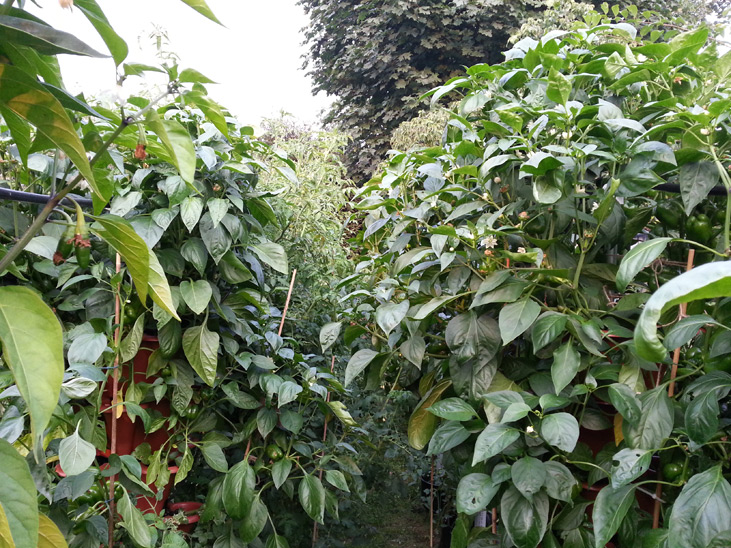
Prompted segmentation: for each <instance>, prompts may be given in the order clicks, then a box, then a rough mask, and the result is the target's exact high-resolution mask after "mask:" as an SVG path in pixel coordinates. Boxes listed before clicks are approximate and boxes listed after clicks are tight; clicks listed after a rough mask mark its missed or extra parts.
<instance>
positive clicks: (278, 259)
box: [251, 242, 289, 274]
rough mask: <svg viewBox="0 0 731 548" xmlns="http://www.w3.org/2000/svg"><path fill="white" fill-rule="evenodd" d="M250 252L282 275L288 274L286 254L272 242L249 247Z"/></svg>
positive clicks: (279, 246)
mask: <svg viewBox="0 0 731 548" xmlns="http://www.w3.org/2000/svg"><path fill="white" fill-rule="evenodd" d="M251 249H252V251H253V252H254V253H255V254H256V256H257V257H259V260H260V261H262V262H264V263H266V264H268V265H269V266H271V267H272V268H273V269H274V270H276V271H277V272H281V273H282V274H288V273H289V264H288V263H287V253H286V251H284V248H283V247H282V246H281V245H279V244H275V243H274V242H261V243H258V244H255V245H252V246H251Z"/></svg>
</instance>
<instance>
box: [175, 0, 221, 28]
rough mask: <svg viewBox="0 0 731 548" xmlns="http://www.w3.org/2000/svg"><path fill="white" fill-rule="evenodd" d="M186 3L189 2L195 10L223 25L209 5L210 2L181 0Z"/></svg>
mask: <svg viewBox="0 0 731 548" xmlns="http://www.w3.org/2000/svg"><path fill="white" fill-rule="evenodd" d="M181 1H182V2H183V3H184V4H188V5H189V6H190V7H191V8H193V9H194V10H195V11H197V12H198V13H200V14H201V15H203V16H204V17H207V18H208V19H210V20H211V21H213V22H215V23H218V24H219V25H223V23H221V21H219V20H218V19H217V18H216V16H215V15H214V14H213V12H212V11H211V8H209V7H208V4H206V2H205V0H181Z"/></svg>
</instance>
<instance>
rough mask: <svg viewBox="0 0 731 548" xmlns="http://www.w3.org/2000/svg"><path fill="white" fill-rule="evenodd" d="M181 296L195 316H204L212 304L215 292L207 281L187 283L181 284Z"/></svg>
mask: <svg viewBox="0 0 731 548" xmlns="http://www.w3.org/2000/svg"><path fill="white" fill-rule="evenodd" d="M180 295H181V297H183V301H185V304H187V305H188V308H190V309H191V310H192V311H193V313H194V314H203V312H205V311H206V309H207V308H208V303H209V302H211V297H212V296H213V290H212V289H211V284H209V283H208V282H207V281H206V280H197V281H195V282H188V281H186V282H182V283H181V284H180Z"/></svg>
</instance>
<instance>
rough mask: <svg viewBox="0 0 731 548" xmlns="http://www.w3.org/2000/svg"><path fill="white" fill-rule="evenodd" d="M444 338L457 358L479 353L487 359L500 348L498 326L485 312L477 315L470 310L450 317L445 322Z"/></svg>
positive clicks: (472, 356)
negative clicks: (447, 321)
mask: <svg viewBox="0 0 731 548" xmlns="http://www.w3.org/2000/svg"><path fill="white" fill-rule="evenodd" d="M444 336H445V338H446V342H447V345H448V346H449V349H450V350H451V351H452V353H453V354H454V355H455V356H456V357H457V358H458V359H459V360H468V359H470V358H474V357H476V356H478V355H479V357H480V359H481V360H483V361H489V360H491V359H492V358H493V357H495V355H496V354H497V352H498V350H499V349H500V328H499V327H498V324H497V322H496V321H495V320H494V319H492V318H491V317H490V316H488V315H487V314H483V315H482V316H478V315H477V313H476V312H475V311H472V310H470V311H469V312H464V313H462V314H460V315H459V316H455V317H454V318H452V319H451V320H450V321H449V323H448V324H447V329H446V331H445V335H444Z"/></svg>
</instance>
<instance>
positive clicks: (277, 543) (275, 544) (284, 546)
mask: <svg viewBox="0 0 731 548" xmlns="http://www.w3.org/2000/svg"><path fill="white" fill-rule="evenodd" d="M186 1H188V0H183V2H186ZM214 548H215V547H214ZM265 548H289V543H288V542H287V539H286V538H284V537H283V536H282V535H278V534H276V533H272V534H271V535H269V538H268V539H267V543H266V546H265Z"/></svg>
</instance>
